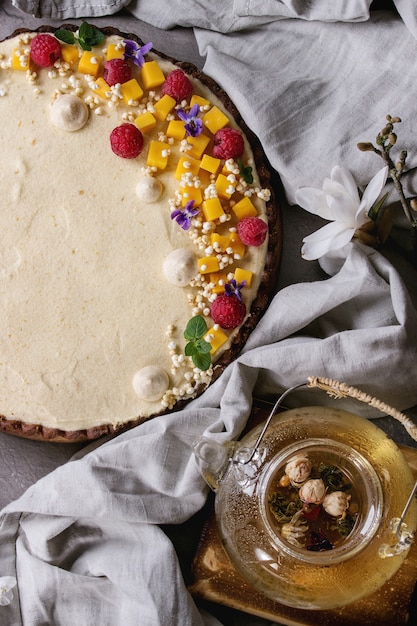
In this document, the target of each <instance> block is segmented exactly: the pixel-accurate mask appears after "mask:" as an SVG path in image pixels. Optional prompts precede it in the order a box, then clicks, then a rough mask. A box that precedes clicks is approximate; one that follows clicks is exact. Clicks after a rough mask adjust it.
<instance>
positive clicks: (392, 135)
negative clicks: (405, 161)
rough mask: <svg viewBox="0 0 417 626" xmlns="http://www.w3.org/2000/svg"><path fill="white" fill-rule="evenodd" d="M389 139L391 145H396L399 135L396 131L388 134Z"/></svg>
mask: <svg viewBox="0 0 417 626" xmlns="http://www.w3.org/2000/svg"><path fill="white" fill-rule="evenodd" d="M388 141H389V142H390V144H391V146H393V145H395V144H396V143H397V135H396V134H395V133H390V134H389V135H388Z"/></svg>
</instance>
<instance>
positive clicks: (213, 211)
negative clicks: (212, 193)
mask: <svg viewBox="0 0 417 626" xmlns="http://www.w3.org/2000/svg"><path fill="white" fill-rule="evenodd" d="M202 209H203V213H204V217H205V219H206V222H214V220H217V219H219V217H221V216H222V215H225V212H224V211H223V207H222V203H221V202H220V200H219V198H207V200H205V201H204V202H203V204H202Z"/></svg>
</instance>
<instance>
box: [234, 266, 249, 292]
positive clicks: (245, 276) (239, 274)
mask: <svg viewBox="0 0 417 626" xmlns="http://www.w3.org/2000/svg"><path fill="white" fill-rule="evenodd" d="M234 277H235V281H236V282H237V283H238V284H239V283H241V282H243V281H245V282H246V287H250V285H251V282H252V277H253V272H251V271H250V270H245V269H242V268H241V267H237V268H236V269H235V273H234Z"/></svg>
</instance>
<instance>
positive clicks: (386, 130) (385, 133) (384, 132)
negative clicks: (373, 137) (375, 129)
mask: <svg viewBox="0 0 417 626" xmlns="http://www.w3.org/2000/svg"><path fill="white" fill-rule="evenodd" d="M391 131H392V124H387V125H386V126H385V128H383V129H382V130H381V132H380V134H381V135H382V136H383V137H388V135H389V134H390V132H391Z"/></svg>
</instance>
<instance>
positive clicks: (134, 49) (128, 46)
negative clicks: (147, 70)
mask: <svg viewBox="0 0 417 626" xmlns="http://www.w3.org/2000/svg"><path fill="white" fill-rule="evenodd" d="M123 43H124V44H125V51H124V53H123V58H124V59H125V60H126V59H132V61H133V63H134V64H135V65H137V66H138V67H142V65H143V64H144V63H145V54H148V52H149V51H150V50H151V48H152V47H153V44H152V43H151V42H149V43H145V45H144V46H139V45H138V44H137V43H136V41H132V40H131V39H124V41H123Z"/></svg>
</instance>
